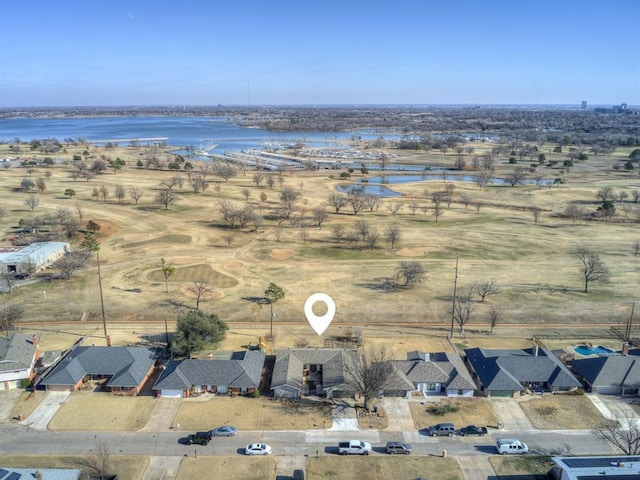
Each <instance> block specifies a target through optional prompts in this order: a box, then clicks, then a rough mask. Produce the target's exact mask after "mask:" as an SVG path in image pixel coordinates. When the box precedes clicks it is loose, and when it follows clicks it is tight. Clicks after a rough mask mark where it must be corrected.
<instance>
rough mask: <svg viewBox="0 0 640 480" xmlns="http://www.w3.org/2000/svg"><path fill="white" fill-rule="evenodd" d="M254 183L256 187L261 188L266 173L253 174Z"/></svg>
mask: <svg viewBox="0 0 640 480" xmlns="http://www.w3.org/2000/svg"><path fill="white" fill-rule="evenodd" d="M252 178H253V183H255V184H256V187H259V186H260V184H261V183H262V181H263V180H264V173H260V172H256V173H254V174H253V177H252Z"/></svg>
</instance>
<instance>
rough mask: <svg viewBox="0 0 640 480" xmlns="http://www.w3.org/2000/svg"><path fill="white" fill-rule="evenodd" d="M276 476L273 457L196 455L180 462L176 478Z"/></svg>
mask: <svg viewBox="0 0 640 480" xmlns="http://www.w3.org/2000/svg"><path fill="white" fill-rule="evenodd" d="M275 476H276V459H275V458H273V457H243V456H240V455H239V456H237V457H198V458H193V457H190V458H185V459H184V460H182V462H181V463H180V470H178V474H177V475H176V480H192V479H194V478H224V479H225V480H272V479H273V478H275Z"/></svg>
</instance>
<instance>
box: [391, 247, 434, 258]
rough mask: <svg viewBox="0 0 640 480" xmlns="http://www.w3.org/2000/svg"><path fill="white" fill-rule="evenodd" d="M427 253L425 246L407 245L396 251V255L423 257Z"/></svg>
mask: <svg viewBox="0 0 640 480" xmlns="http://www.w3.org/2000/svg"><path fill="white" fill-rule="evenodd" d="M428 254H429V251H428V250H427V247H407V248H402V249H400V250H398V251H397V252H396V255H399V256H401V257H425V256H428Z"/></svg>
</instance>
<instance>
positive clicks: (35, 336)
mask: <svg viewBox="0 0 640 480" xmlns="http://www.w3.org/2000/svg"><path fill="white" fill-rule="evenodd" d="M31 344H32V345H35V346H36V347H37V346H38V336H37V335H33V336H32V337H31Z"/></svg>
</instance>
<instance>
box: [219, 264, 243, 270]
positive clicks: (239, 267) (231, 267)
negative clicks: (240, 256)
mask: <svg viewBox="0 0 640 480" xmlns="http://www.w3.org/2000/svg"><path fill="white" fill-rule="evenodd" d="M243 268H244V266H243V265H242V263H240V262H227V263H225V264H224V269H225V270H232V271H237V270H242V269H243Z"/></svg>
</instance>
